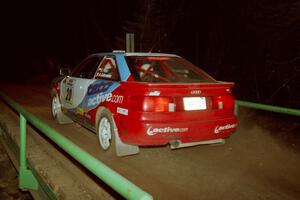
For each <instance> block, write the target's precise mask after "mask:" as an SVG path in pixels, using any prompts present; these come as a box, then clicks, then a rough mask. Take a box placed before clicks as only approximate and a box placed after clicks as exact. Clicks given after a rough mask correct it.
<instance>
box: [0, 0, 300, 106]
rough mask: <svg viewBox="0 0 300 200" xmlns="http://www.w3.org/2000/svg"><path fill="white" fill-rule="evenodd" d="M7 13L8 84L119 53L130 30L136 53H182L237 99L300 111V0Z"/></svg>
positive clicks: (46, 6)
mask: <svg viewBox="0 0 300 200" xmlns="http://www.w3.org/2000/svg"><path fill="white" fill-rule="evenodd" d="M149 8H150V10H151V11H150V12H147V9H148V11H149ZM2 10H3V12H2V13H1V15H2V17H1V18H2V20H3V23H2V25H3V28H2V33H3V35H4V36H3V42H2V49H3V51H2V52H4V63H5V64H4V65H3V66H2V68H3V71H4V73H1V74H2V77H1V78H2V79H3V78H5V77H6V78H7V77H8V76H6V74H8V73H9V74H10V73H12V72H15V71H18V73H17V74H16V76H15V77H16V78H17V79H20V80H23V79H25V77H27V78H28V77H30V78H31V77H32V76H37V75H39V74H45V73H47V74H51V73H54V71H55V70H54V69H52V68H51V67H49V62H52V63H55V64H56V65H58V64H70V65H71V66H74V65H75V64H76V63H78V62H79V61H80V60H82V58H84V57H85V56H87V55H88V54H91V53H94V52H103V51H112V50H113V49H120V47H121V48H122V47H123V46H122V44H123V43H122V42H120V41H119V40H118V39H117V38H119V39H120V38H122V39H123V38H124V37H125V32H126V31H130V32H134V33H135V34H136V48H137V49H139V48H141V49H142V50H146V49H147V50H148V49H150V47H152V46H153V47H154V49H153V51H163V52H168V53H176V54H179V55H181V56H183V57H186V58H187V59H188V60H191V61H192V62H193V63H195V64H196V65H199V66H201V67H202V68H203V69H205V70H206V71H208V72H209V73H210V74H211V75H213V76H214V77H216V78H217V79H220V80H228V81H234V82H236V85H237V86H236V95H237V96H238V97H239V98H244V99H249V100H254V101H260V102H265V103H278V104H282V105H283V104H287V105H291V106H293V107H300V105H299V103H297V102H299V99H300V98H299V95H298V96H297V95H295V91H299V89H300V88H299V85H300V83H299V80H300V76H299V73H300V66H299V63H300V59H299V55H300V14H299V13H300V1H299V0H252V1H240V0H228V1H222V0H211V1H185V0H130V1H121V0H119V1H117V0H109V1H101V0H98V1H96V0H90V1H81V2H80V3H79V2H76V1H55V0H53V1H20V2H11V3H8V4H6V5H3V6H2ZM141 35H143V39H141ZM118 41H119V42H118ZM141 44H142V46H141ZM124 48H125V47H123V49H124ZM8 66H9V67H8ZM3 75H4V76H3ZM249 83H251V84H249ZM282 96H284V97H285V98H282Z"/></svg>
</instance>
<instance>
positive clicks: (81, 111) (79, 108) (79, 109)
mask: <svg viewBox="0 0 300 200" xmlns="http://www.w3.org/2000/svg"><path fill="white" fill-rule="evenodd" d="M76 113H77V114H79V115H83V113H84V112H83V109H82V108H81V107H77V109H76Z"/></svg>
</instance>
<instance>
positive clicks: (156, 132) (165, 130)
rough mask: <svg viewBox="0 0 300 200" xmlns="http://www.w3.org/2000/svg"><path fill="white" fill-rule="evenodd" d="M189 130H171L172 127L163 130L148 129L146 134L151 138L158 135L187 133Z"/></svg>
mask: <svg viewBox="0 0 300 200" xmlns="http://www.w3.org/2000/svg"><path fill="white" fill-rule="evenodd" d="M188 130H189V128H172V127H164V128H152V127H149V128H148V130H147V134H148V135H150V136H152V135H156V134H158V133H181V132H188Z"/></svg>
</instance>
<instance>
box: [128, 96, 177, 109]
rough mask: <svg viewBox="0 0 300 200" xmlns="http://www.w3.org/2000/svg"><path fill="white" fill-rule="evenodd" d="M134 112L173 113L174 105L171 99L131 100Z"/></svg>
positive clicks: (143, 98)
mask: <svg viewBox="0 0 300 200" xmlns="http://www.w3.org/2000/svg"><path fill="white" fill-rule="evenodd" d="M131 106H132V108H133V109H134V110H138V111H144V112H174V109H175V105H174V103H173V99H172V98H171V97H140V96H135V97H132V98H131Z"/></svg>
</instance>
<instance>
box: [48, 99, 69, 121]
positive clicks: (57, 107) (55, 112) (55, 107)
mask: <svg viewBox="0 0 300 200" xmlns="http://www.w3.org/2000/svg"><path fill="white" fill-rule="evenodd" d="M51 113H52V117H53V118H54V119H55V121H57V122H58V123H60V124H67V123H72V122H73V121H72V120H71V119H70V118H69V117H67V116H66V115H65V114H64V113H63V112H62V110H61V104H60V101H59V98H58V96H57V95H53V97H52V103H51Z"/></svg>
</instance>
